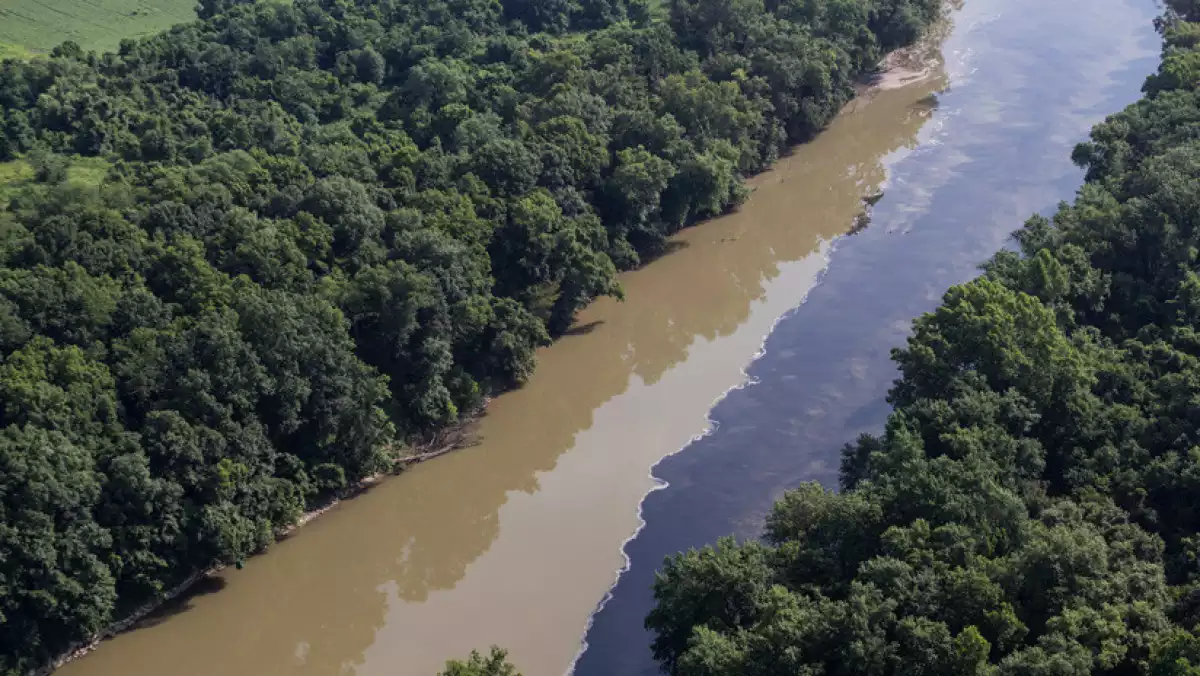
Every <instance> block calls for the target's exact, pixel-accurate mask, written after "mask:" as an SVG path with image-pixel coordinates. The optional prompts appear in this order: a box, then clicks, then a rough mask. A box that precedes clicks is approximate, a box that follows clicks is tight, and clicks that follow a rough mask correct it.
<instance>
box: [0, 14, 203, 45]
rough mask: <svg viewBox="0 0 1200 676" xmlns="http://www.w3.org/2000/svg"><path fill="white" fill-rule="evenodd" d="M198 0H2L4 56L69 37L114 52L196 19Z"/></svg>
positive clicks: (0, 39) (0, 36)
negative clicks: (124, 40)
mask: <svg viewBox="0 0 1200 676" xmlns="http://www.w3.org/2000/svg"><path fill="white" fill-rule="evenodd" d="M195 8H196V0H0V59H4V58H13V57H15V58H26V57H29V56H31V55H33V54H38V53H42V52H48V51H50V50H51V49H53V48H54V47H55V46H57V45H59V44H60V43H62V42H63V41H64V40H74V41H75V42H76V43H78V44H79V46H81V47H83V48H84V49H88V50H96V51H111V50H115V49H116V48H117V45H118V44H120V42H121V39H122V38H131V37H138V36H141V35H147V34H149V33H154V32H157V31H160V30H163V29H164V28H168V27H170V26H173V25H175V24H177V23H183V22H185V21H191V20H193V19H195V18H196V13H195Z"/></svg>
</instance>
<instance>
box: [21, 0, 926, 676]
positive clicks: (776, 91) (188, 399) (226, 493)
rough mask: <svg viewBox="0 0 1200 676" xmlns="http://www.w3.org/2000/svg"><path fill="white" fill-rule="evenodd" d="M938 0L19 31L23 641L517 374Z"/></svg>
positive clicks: (342, 12)
mask: <svg viewBox="0 0 1200 676" xmlns="http://www.w3.org/2000/svg"><path fill="white" fill-rule="evenodd" d="M937 11H938V3H937V2H935V1H934V0H674V1H673V2H671V3H669V4H668V5H665V6H650V5H647V4H644V3H643V2H639V1H638V0H579V1H573V0H507V1H506V2H503V3H501V2H494V1H491V0H432V1H430V2H400V1H396V0H360V1H359V2H354V1H350V0H297V1H296V2H294V3H290V4H285V3H258V4H253V3H241V2H234V1H231V0H204V1H203V2H202V3H201V5H200V7H199V15H200V20H199V21H196V22H193V23H189V24H185V25H181V26H177V27H175V28H173V29H171V30H170V31H169V32H166V33H163V34H160V35H156V36H153V37H148V38H144V39H138V40H125V41H122V42H121V45H120V48H119V50H118V51H117V52H115V53H106V54H96V53H92V52H87V51H85V50H83V49H81V48H80V47H79V46H78V45H75V44H73V43H69V42H68V43H64V44H62V45H61V46H59V47H57V48H55V49H54V50H53V52H52V53H51V54H50V55H49V56H48V57H45V58H41V57H39V58H35V59H32V60H29V61H18V60H8V61H5V62H3V64H2V65H0V176H2V177H4V178H5V179H6V182H5V183H4V184H3V185H0V198H2V199H3V200H4V204H3V209H0V355H2V360H0V426H2V429H0V673H3V674H13V675H15V674H23V673H26V672H28V671H30V670H32V669H36V668H39V667H41V666H43V665H45V664H47V663H48V662H50V661H51V660H53V659H54V658H55V657H56V656H59V655H61V654H62V653H63V652H64V651H65V650H68V649H69V648H71V647H72V646H74V645H78V644H79V643H80V642H83V641H86V640H88V638H89V637H91V636H93V635H94V634H95V633H96V632H98V631H100V630H101V629H103V628H104V627H106V626H108V625H110V624H111V623H112V622H113V621H114V620H117V619H119V618H122V617H124V616H126V615H128V614H129V613H130V612H131V611H133V610H134V609H136V608H138V607H141V606H143V605H144V604H146V603H150V602H153V601H155V600H156V599H161V598H162V597H163V595H164V594H165V593H166V590H169V589H171V588H172V587H173V586H174V585H176V584H178V583H179V582H180V581H182V580H185V579H188V578H189V576H191V575H193V574H194V573H195V572H197V571H200V570H203V569H205V568H207V567H209V566H211V565H214V564H218V563H229V562H236V561H241V560H242V559H243V558H244V557H246V556H248V555H250V554H252V553H253V552H255V551H257V550H259V549H261V548H263V547H265V546H267V545H268V544H269V543H270V542H272V540H273V539H274V537H275V536H276V535H277V534H278V533H279V532H280V531H281V530H282V529H284V528H286V527H287V526H288V525H289V524H292V523H294V522H295V521H296V520H297V518H298V517H299V516H300V515H301V514H302V513H303V512H304V511H305V510H308V509H311V508H313V507H314V506H317V505H319V504H322V503H323V502H325V501H327V500H328V499H329V498H330V497H331V496H335V495H338V494H339V493H340V492H342V491H343V490H345V489H346V488H347V487H348V486H351V485H353V484H355V483H356V482H358V481H359V480H361V479H362V478H364V477H367V476H369V475H372V474H373V473H376V472H379V471H383V470H387V469H389V468H390V467H392V465H393V462H394V461H395V456H396V450H395V448H396V447H397V446H398V445H399V444H400V443H401V442H402V441H403V440H404V439H409V438H412V437H413V436H414V435H420V434H423V433H427V432H429V431H431V430H436V429H438V428H441V427H444V426H447V425H452V424H454V423H456V422H458V421H460V420H461V419H462V417H463V416H464V415H467V414H468V413H469V412H471V411H473V410H475V409H477V408H478V407H479V406H480V404H481V402H482V401H483V400H484V398H485V397H486V395H487V394H488V393H489V392H492V391H496V390H498V389H503V388H506V387H511V386H515V385H519V384H520V383H521V382H522V380H523V379H525V378H526V377H527V376H528V375H529V373H530V372H531V369H532V368H533V366H534V351H535V348H537V347H538V346H539V345H542V344H544V343H546V342H547V341H548V340H549V339H550V338H551V337H552V336H554V335H557V334H559V333H561V332H563V331H564V330H566V329H567V328H568V327H569V326H570V324H571V322H572V318H573V316H574V314H575V312H576V311H577V310H578V309H579V308H580V307H582V306H583V305H585V304H586V303H587V302H589V300H590V299H592V298H594V297H596V296H598V295H603V294H619V293H620V289H619V287H618V285H617V282H616V277H615V275H616V272H617V270H619V269H625V268H631V267H634V266H636V265H638V264H639V263H640V262H641V261H643V260H644V259H646V258H647V257H651V256H654V255H655V254H657V253H659V252H661V251H662V250H663V248H664V244H665V241H666V238H667V237H668V236H669V235H670V234H671V233H673V232H675V231H676V230H678V229H679V228H681V227H683V226H685V225H687V224H689V223H691V222H694V221H696V220H699V219H703V218H706V217H709V216H713V215H716V214H720V213H722V212H724V211H726V210H728V209H731V208H733V207H735V206H736V205H737V204H738V203H739V201H740V200H741V199H742V198H743V197H744V194H745V190H744V188H743V186H742V183H741V178H742V177H743V176H745V175H747V174H750V173H753V172H757V171H759V170H761V169H763V168H765V167H766V166H768V165H769V164H770V163H771V162H772V161H773V160H775V159H776V158H777V157H778V156H779V154H780V152H781V151H782V150H783V149H784V148H786V147H787V145H788V144H790V143H795V142H799V141H803V140H805V139H807V138H809V137H811V136H812V135H813V134H815V133H816V132H817V131H818V130H820V129H821V127H822V126H823V125H824V124H826V123H827V122H828V121H829V120H830V119H831V117H832V116H833V115H834V114H835V113H836V112H837V111H838V110H839V108H840V107H841V106H842V105H843V104H844V103H845V102H846V101H847V100H848V99H849V98H850V96H851V95H852V85H853V82H854V81H855V79H856V78H857V77H858V76H859V75H861V74H862V73H863V72H865V71H867V70H870V69H871V68H872V67H873V66H874V64H875V63H877V62H878V60H879V58H880V57H881V55H882V54H883V53H885V52H886V51H887V50H890V49H893V48H895V47H898V46H900V45H903V44H906V43H909V42H911V41H912V40H914V39H915V38H916V36H917V35H918V33H919V32H920V30H921V29H922V28H923V27H924V26H925V25H926V24H928V23H929V22H930V21H931V20H932V19H933V18H934V16H935V15H936V14H937ZM480 659H483V658H480ZM501 661H502V660H501Z"/></svg>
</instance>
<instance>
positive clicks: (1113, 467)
mask: <svg viewBox="0 0 1200 676" xmlns="http://www.w3.org/2000/svg"><path fill="white" fill-rule="evenodd" d="M1170 4H1171V7H1170V8H1169V9H1168V10H1167V11H1166V12H1165V14H1164V15H1163V16H1162V17H1161V18H1160V19H1159V20H1158V22H1157V24H1156V26H1157V28H1158V29H1159V32H1160V33H1161V34H1162V37H1163V42H1164V47H1163V53H1162V62H1161V65H1160V67H1159V69H1158V72H1157V73H1156V74H1154V75H1152V76H1151V77H1150V78H1149V79H1148V80H1147V81H1146V83H1145V86H1144V89H1143V92H1144V97H1143V98H1142V99H1141V100H1140V101H1139V102H1137V103H1135V104H1133V105H1131V106H1129V107H1128V108H1127V109H1126V110H1124V111H1123V112H1120V113H1118V114H1115V115H1113V116H1111V117H1109V118H1108V119H1107V120H1106V121H1104V122H1103V123H1101V124H1099V125H1098V126H1096V127H1095V128H1094V129H1093V131H1092V133H1091V137H1090V139H1089V140H1088V141H1086V142H1084V143H1082V144H1080V145H1079V146H1078V147H1077V148H1076V150H1075V152H1074V154H1073V159H1074V161H1075V162H1076V163H1077V164H1078V165H1080V166H1081V167H1083V168H1085V169H1086V183H1085V185H1084V186H1083V187H1082V188H1081V189H1080V190H1079V192H1078V194H1077V196H1076V198H1075V200H1074V202H1073V203H1071V204H1065V203H1064V204H1062V205H1060V207H1059V209H1058V210H1057V212H1056V213H1055V214H1054V215H1053V217H1052V218H1044V217H1033V218H1032V219H1030V220H1029V221H1028V222H1027V223H1026V224H1025V225H1024V227H1023V228H1022V229H1020V230H1019V231H1018V232H1017V233H1016V234H1015V242H1016V247H1014V249H1015V250H1010V251H1004V252H1001V253H999V254H997V255H996V256H995V257H994V258H993V259H992V260H991V261H990V262H988V263H987V264H986V265H985V266H984V269H983V274H982V276H981V277H979V278H978V279H976V280H974V281H972V282H969V283H966V284H963V285H960V286H956V287H954V288H952V289H950V290H949V291H948V292H947V293H946V294H945V296H944V298H943V300H942V303H941V306H940V307H938V308H937V309H936V310H935V311H933V312H931V313H929V314H926V315H924V316H922V317H920V318H919V319H917V320H916V321H915V322H914V324H913V327H912V333H911V336H910V338H909V339H908V341H907V344H906V345H905V346H904V347H902V348H900V349H897V350H895V351H894V352H893V359H894V360H895V362H896V363H897V365H898V366H899V370H900V377H899V379H898V380H897V381H896V382H895V384H894V386H893V388H892V390H891V391H890V394H889V401H890V403H891V404H892V405H893V407H894V408H893V412H892V413H891V415H890V417H889V418H888V420H887V424H886V428H885V431H884V432H883V433H882V434H881V435H879V436H872V435H866V436H863V437H861V438H859V439H858V440H857V441H856V442H854V443H851V444H849V445H847V446H846V447H845V449H844V451H843V453H842V464H841V472H840V491H832V490H828V489H826V488H823V487H822V486H820V485H817V484H808V485H802V486H800V487H799V488H797V489H795V490H793V491H791V492H788V493H787V494H786V495H785V496H784V497H783V498H782V499H780V500H779V501H778V502H777V503H776V505H775V507H774V509H773V511H772V512H771V514H770V515H769V517H768V519H767V521H766V525H765V534H764V537H763V538H762V540H752V541H747V542H743V543H739V542H736V541H735V540H733V539H724V540H722V541H721V542H719V543H718V544H717V545H716V546H712V547H707V548H704V549H701V550H692V551H689V552H687V553H684V554H679V555H677V556H675V557H672V558H670V559H668V561H667V562H666V564H665V567H664V569H663V570H662V571H661V572H660V573H659V575H658V577H657V579H656V582H655V589H654V591H655V598H656V602H657V605H656V607H655V608H654V610H653V611H652V612H651V614H650V615H649V616H648V618H647V620H646V624H647V627H648V628H650V629H652V630H653V632H654V636H655V638H654V644H653V648H654V653H655V658H656V659H657V660H658V661H659V663H660V665H661V666H662V667H663V668H664V670H665V671H667V672H669V673H671V674H675V675H677V676H718V675H721V676H733V675H735V674H736V675H738V676H768V675H780V676H782V675H784V674H787V675H789V676H795V675H798V674H805V675H814V676H815V675H817V674H824V675H827V676H835V675H847V676H848V675H851V674H854V675H862V676H874V675H878V676H882V675H885V674H886V675H911V676H917V675H921V676H940V675H944V676H958V675H977V676H1076V675H1078V676H1084V675H1087V674H1101V675H1110V676H1125V675H1131V676H1132V675H1135V674H1138V675H1147V676H1195V675H1196V674H1200V534H1198V533H1200V262H1198V256H1200V23H1197V22H1198V21H1200V4H1198V3H1196V2H1195V1H1194V0H1189V1H1187V2H1173V3H1170Z"/></svg>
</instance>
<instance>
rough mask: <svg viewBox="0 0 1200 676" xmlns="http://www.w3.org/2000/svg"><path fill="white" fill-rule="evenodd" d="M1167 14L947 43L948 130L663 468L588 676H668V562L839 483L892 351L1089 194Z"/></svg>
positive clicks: (1018, 7)
mask: <svg viewBox="0 0 1200 676" xmlns="http://www.w3.org/2000/svg"><path fill="white" fill-rule="evenodd" d="M1154 12H1155V8H1154V5H1153V3H1152V2H1151V1H1150V0H1103V1H1100V2H1096V1H1095V0H1059V1H1058V2H1054V3H1045V2H1042V0H1007V1H1002V0H971V1H970V2H967V3H966V5H965V8H964V9H963V10H962V12H961V14H960V15H959V16H958V17H957V18H956V24H957V26H956V28H955V30H954V33H953V35H952V36H951V38H950V39H949V41H948V42H947V44H946V46H945V53H946V58H947V63H948V70H949V71H950V72H951V82H952V83H953V89H952V90H947V91H946V92H944V93H942V94H941V95H937V96H935V95H930V96H929V97H926V99H925V105H926V106H927V107H928V108H929V109H936V110H937V112H936V113H935V115H934V119H933V122H932V123H931V124H930V125H929V128H930V129H932V130H933V132H932V133H931V134H930V136H929V138H927V139H925V140H924V142H923V144H922V146H921V148H919V149H918V150H917V151H916V152H914V153H912V154H911V155H909V156H908V157H906V158H904V159H902V160H900V161H899V162H898V163H897V164H895V165H894V166H893V167H892V172H891V176H890V177H889V180H888V181H887V182H886V184H885V185H884V186H883V187H884V189H885V194H883V195H881V196H880V199H879V200H878V203H877V204H876V205H874V207H873V208H872V209H871V210H870V226H869V227H864V229H862V230H861V232H859V234H858V235H857V236H856V237H851V238H843V239H841V240H839V241H838V243H837V245H836V246H835V247H834V251H833V253H832V255H831V259H830V264H829V268H828V270H827V271H826V274H825V275H824V277H823V278H822V281H821V283H820V284H819V285H818V286H817V287H816V288H815V289H813V290H812V291H811V292H810V294H809V296H808V298H807V299H806V300H805V302H804V304H802V305H801V306H800V307H799V308H797V309H796V310H795V311H794V312H792V313H790V314H789V315H788V316H787V317H785V318H784V319H783V320H782V321H781V322H780V323H779V324H778V325H777V327H776V328H775V330H774V332H773V333H772V334H771V336H770V337H769V339H768V340H767V342H766V344H765V352H764V355H763V356H762V357H761V358H760V359H759V360H758V361H757V362H755V363H754V364H753V365H752V366H751V367H750V369H749V370H748V375H749V376H750V378H751V382H752V383H753V384H752V385H750V386H748V387H746V388H744V389H742V390H739V391H735V392H733V393H731V394H730V396H728V397H727V398H725V399H724V400H722V401H721V402H720V403H719V404H718V405H717V406H715V407H714V408H713V410H712V412H711V413H710V416H711V418H712V419H713V420H714V421H716V422H717V428H716V431H715V432H714V433H713V434H711V435H710V436H707V437H704V438H702V439H700V440H698V441H696V442H695V443H693V444H692V445H690V446H689V447H688V448H686V449H684V451H683V452H681V453H678V454H676V455H674V456H671V457H669V458H667V459H665V460H664V461H662V462H661V463H660V464H659V465H658V466H657V467H656V468H655V470H654V475H655V476H656V477H658V478H659V479H661V480H664V481H666V482H668V484H669V486H668V487H667V488H666V489H664V490H660V491H656V492H654V493H652V494H650V495H649V496H647V498H646V500H645V501H644V503H643V512H642V513H643V518H644V519H645V521H646V526H645V528H644V529H643V530H642V531H641V533H640V534H639V535H638V537H637V538H636V539H634V540H632V541H631V542H629V543H628V544H627V545H626V548H625V552H626V554H627V556H629V558H630V561H631V568H630V570H629V571H627V572H626V573H625V574H624V575H623V576H622V577H621V579H620V581H619V583H618V585H617V586H616V588H615V590H614V592H613V595H612V597H611V599H609V600H608V602H607V603H606V605H605V606H604V608H603V610H601V611H600V612H599V613H598V614H597V615H596V616H595V617H594V618H593V624H592V627H591V630H590V631H589V632H588V634H587V636H586V643H587V650H586V651H585V652H584V654H583V655H582V657H581V659H580V660H579V662H578V664H577V665H576V670H575V673H576V674H578V675H579V676H612V675H614V674H620V675H621V676H627V675H630V674H653V673H656V667H655V664H654V663H653V660H652V659H651V656H650V651H649V642H650V639H651V636H650V635H649V633H648V632H646V631H645V629H644V628H643V624H642V623H643V618H644V617H645V615H646V613H647V612H648V611H649V609H650V608H651V607H652V602H653V600H652V598H651V592H650V588H651V585H652V583H653V579H654V578H653V576H654V570H655V568H657V567H658V566H659V565H660V564H661V562H662V561H663V558H664V557H665V556H667V555H669V554H672V553H674V552H678V551H681V550H685V549H687V548H690V547H697V546H702V545H704V544H707V543H711V542H713V541H714V540H715V539H716V538H717V537H719V536H721V535H725V534H728V533H734V534H736V535H738V536H739V537H742V538H747V537H756V536H757V535H758V534H759V532H760V529H761V525H762V519H763V517H764V516H765V515H766V513H767V512H768V510H769V509H770V506H771V504H772V503H773V502H774V500H775V499H777V498H778V497H779V495H780V494H781V493H782V492H783V491H784V490H786V489H788V488H790V487H794V486H795V485H797V484H798V483H800V482H803V481H818V482H820V483H822V484H824V485H826V486H836V484H837V472H838V463H839V459H840V449H841V448H842V446H843V445H844V444H845V443H847V442H849V441H852V440H853V439H854V438H855V437H856V436H858V435H859V434H861V433H864V432H878V431H879V430H880V429H881V428H882V424H883V422H884V420H885V419H886V416H887V414H888V411H889V406H888V404H887V402H886V400H885V398H884V394H885V392H886V391H887V389H888V387H889V385H890V383H891V382H892V380H893V379H894V378H895V376H896V371H895V367H894V365H893V364H892V363H891V361H890V359H889V351H890V349H891V348H893V347H897V346H899V345H902V344H903V342H904V340H905V338H906V336H907V335H908V330H909V325H910V322H911V320H912V318H913V317H915V316H917V315H919V314H921V313H922V312H926V311H929V310H931V309H933V308H934V307H935V305H936V303H937V301H938V300H939V298H940V297H941V295H942V293H943V292H944V291H945V290H946V289H947V288H948V287H949V286H951V285H953V284H955V283H959V282H962V281H965V280H967V279H969V278H971V277H972V276H974V275H975V274H977V265H978V264H979V263H980V262H982V261H984V260H985V259H986V258H987V257H989V256H990V255H991V254H992V253H993V252H995V251H996V250H998V249H1000V248H1001V247H1003V246H1004V245H1005V243H1006V238H1007V235H1008V234H1009V233H1010V232H1011V231H1012V230H1014V229H1016V228H1017V227H1018V226H1020V224H1021V222H1022V221H1023V220H1024V219H1025V218H1026V217H1027V216H1028V215H1030V214H1031V213H1034V212H1038V211H1041V212H1046V211H1050V210H1052V209H1053V208H1054V206H1055V205H1056V204H1057V202H1058V201H1060V200H1062V199H1067V198H1070V197H1071V195H1072V194H1073V192H1074V190H1075V189H1076V188H1077V187H1078V185H1079V183H1080V180H1081V176H1082V174H1081V171H1080V170H1079V169H1078V168H1076V167H1074V166H1073V165H1072V164H1071V162H1070V159H1069V158H1070V152H1071V148H1072V147H1073V145H1074V143H1075V142H1077V141H1079V140H1082V139H1083V138H1084V137H1085V135H1086V132H1087V130H1088V128H1089V127H1090V125H1091V124H1094V123H1095V122H1097V121H1099V120H1100V119H1102V118H1103V116H1104V115H1105V114H1107V113H1110V112H1113V111H1116V110H1118V109H1120V108H1121V107H1123V106H1124V105H1126V104H1128V103H1129V102H1131V101H1133V100H1135V99H1136V98H1137V97H1138V95H1139V88H1140V86H1141V83H1142V80H1143V79H1144V77H1145V76H1146V75H1147V74H1148V73H1150V72H1151V71H1152V70H1153V68H1154V67H1155V65H1156V61H1157V54H1158V43H1157V38H1156V36H1155V35H1154V33H1153V30H1152V27H1151V19H1152V17H1153V15H1154ZM1031 16H1033V17H1037V20H1036V21H1030V20H1029V17H1031ZM864 226H865V224H864Z"/></svg>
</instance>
